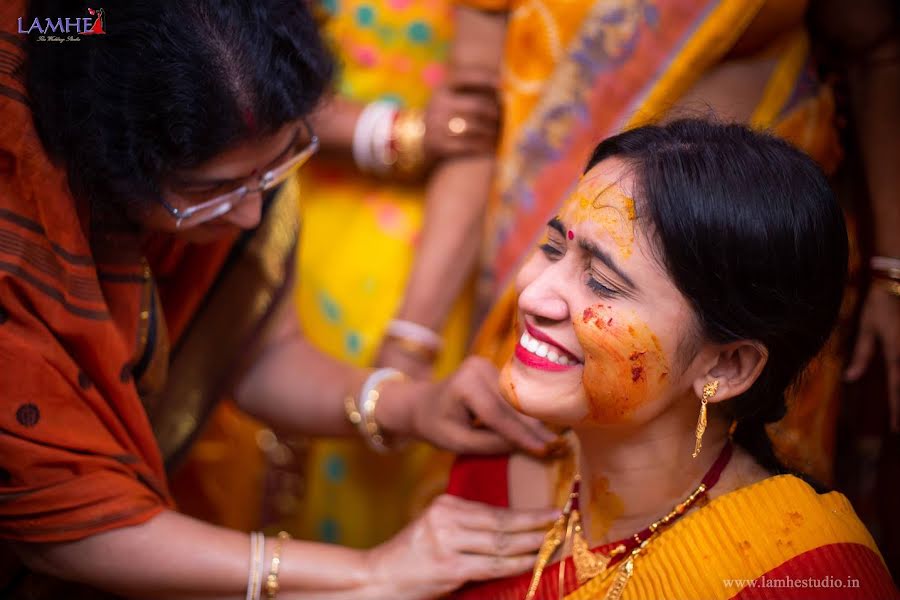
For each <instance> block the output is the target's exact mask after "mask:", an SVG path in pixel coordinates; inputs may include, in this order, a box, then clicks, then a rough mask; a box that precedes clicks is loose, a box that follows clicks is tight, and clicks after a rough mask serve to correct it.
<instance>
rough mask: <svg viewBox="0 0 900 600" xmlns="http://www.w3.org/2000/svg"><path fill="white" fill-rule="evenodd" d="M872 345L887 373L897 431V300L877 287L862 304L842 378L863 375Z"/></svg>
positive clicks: (899, 332)
mask: <svg viewBox="0 0 900 600" xmlns="http://www.w3.org/2000/svg"><path fill="white" fill-rule="evenodd" d="M876 343H877V344H878V345H880V346H881V353H882V354H883V355H884V361H885V370H886V371H887V379H888V380H887V390H888V405H889V407H890V426H891V430H892V431H895V432H897V431H900V298H898V297H896V296H893V295H891V294H890V293H889V292H888V291H886V290H884V289H882V288H881V287H879V286H878V285H873V286H872V287H871V289H870V290H869V294H868V296H867V297H866V301H865V303H864V304H863V310H862V317H861V319H860V324H859V335H858V337H857V339H856V345H855V348H854V351H853V359H852V360H851V361H850V366H849V367H847V372H846V378H847V380H848V381H856V380H858V379H859V378H860V377H862V376H863V374H864V373H865V372H866V369H867V368H868V366H869V362H870V361H871V360H872V356H873V355H874V354H875V345H876Z"/></svg>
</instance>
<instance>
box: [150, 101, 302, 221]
mask: <svg viewBox="0 0 900 600" xmlns="http://www.w3.org/2000/svg"><path fill="white" fill-rule="evenodd" d="M301 122H302V124H303V127H304V128H305V129H306V133H307V134H308V135H309V143H308V144H307V145H306V147H305V148H303V150H301V151H300V152H298V153H297V154H295V155H293V156H292V157H291V158H290V159H288V160H287V161H285V162H284V163H283V164H281V165H279V166H277V167H275V168H273V169H269V170H268V171H266V172H265V173H263V174H262V175H260V176H259V177H258V179H259V186H258V187H256V188H254V189H250V188H249V187H248V186H246V185H242V186H241V187H239V188H236V189H234V190H232V191H230V192H226V193H224V194H219V195H218V196H215V197H213V198H210V199H209V200H204V201H203V202H201V203H200V204H195V205H193V206H189V207H187V208H175V207H174V206H172V205H171V204H170V203H169V202H168V201H166V199H165V198H164V197H163V196H159V198H158V200H159V203H160V205H161V206H162V207H163V208H164V209H165V210H166V212H167V213H169V215H170V216H171V217H172V218H173V219H175V227H176V228H177V229H181V226H182V224H183V223H184V221H186V220H187V219H190V218H191V216H193V215H196V214H197V213H198V212H200V211H202V210H207V209H209V208H210V207H214V206H216V205H219V204H221V205H222V206H227V208H225V209H224V210H214V211H212V212H211V213H210V215H209V217H207V218H205V219H203V220H201V221H196V222H194V223H192V224H191V226H194V225H200V224H202V223H208V222H209V221H212V220H213V219H217V218H219V217H221V216H222V215H225V214H228V213H229V212H231V211H232V210H234V208H235V207H236V206H237V205H238V204H239V203H240V202H242V201H243V200H244V198H246V197H247V196H248V195H250V194H251V193H252V192H266V191H269V190H271V189H272V188H274V187H275V186H276V185H280V184H282V183H284V182H285V181H286V180H287V179H288V178H289V177H290V176H291V175H292V174H293V173H294V172H295V171H296V170H297V169H299V168H300V167H302V166H303V165H304V164H306V162H307V161H308V160H309V159H310V157H311V156H312V155H313V154H315V153H316V152H317V151H318V150H319V136H317V135H316V134H315V132H314V131H313V128H312V125H310V124H309V121H307V120H306V119H302V121H301ZM235 196H236V199H234V200H232V199H231V198H232V197H235Z"/></svg>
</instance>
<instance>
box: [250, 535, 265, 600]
mask: <svg viewBox="0 0 900 600" xmlns="http://www.w3.org/2000/svg"><path fill="white" fill-rule="evenodd" d="M265 558H266V536H265V534H264V533H262V532H261V531H254V532H252V533H250V572H249V574H248V575H247V599H246V600H260V596H261V595H262V570H263V562H264V561H265Z"/></svg>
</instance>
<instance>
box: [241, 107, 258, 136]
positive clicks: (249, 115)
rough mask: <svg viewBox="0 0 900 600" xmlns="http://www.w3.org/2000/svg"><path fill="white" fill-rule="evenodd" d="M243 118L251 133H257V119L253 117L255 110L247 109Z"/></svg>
mask: <svg viewBox="0 0 900 600" xmlns="http://www.w3.org/2000/svg"><path fill="white" fill-rule="evenodd" d="M243 117H244V125H246V126H247V128H248V129H249V130H250V131H256V117H255V116H254V115H253V110H252V109H250V108H245V109H244V115H243Z"/></svg>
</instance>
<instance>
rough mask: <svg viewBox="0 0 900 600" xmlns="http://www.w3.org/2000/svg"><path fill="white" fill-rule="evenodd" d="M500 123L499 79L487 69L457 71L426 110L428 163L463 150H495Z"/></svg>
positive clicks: (433, 97)
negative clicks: (497, 91) (497, 81)
mask: <svg viewBox="0 0 900 600" xmlns="http://www.w3.org/2000/svg"><path fill="white" fill-rule="evenodd" d="M499 124H500V105H499V103H498V101H497V93H496V82H495V81H494V78H493V75H491V74H490V73H488V72H487V71H479V70H476V69H469V70H459V71H456V72H454V75H453V79H452V80H451V81H449V82H447V83H446V84H444V85H443V86H441V87H439V88H438V89H436V90H435V91H434V93H433V94H432V96H431V100H430V101H429V103H428V107H427V108H426V110H425V156H426V160H427V162H428V163H433V162H436V161H438V160H440V159H444V158H448V157H451V156H458V155H461V154H468V155H471V154H492V153H493V152H494V149H495V146H496V142H497V133H498V131H499Z"/></svg>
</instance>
